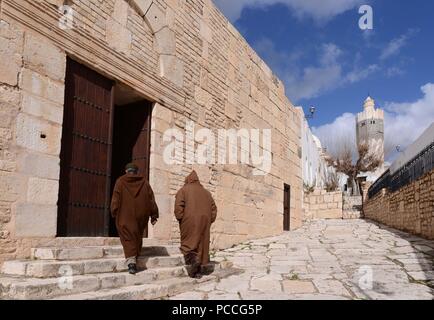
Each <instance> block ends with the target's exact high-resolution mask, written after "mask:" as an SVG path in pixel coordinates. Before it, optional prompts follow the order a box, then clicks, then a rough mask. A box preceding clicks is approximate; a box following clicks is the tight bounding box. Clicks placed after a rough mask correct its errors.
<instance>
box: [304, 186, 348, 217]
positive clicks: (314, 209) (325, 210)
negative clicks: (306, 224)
mask: <svg viewBox="0 0 434 320" xmlns="http://www.w3.org/2000/svg"><path fill="white" fill-rule="evenodd" d="M342 201H343V198H342V192H340V191H339V192H327V191H325V190H320V189H316V190H315V191H313V192H312V193H305V195H304V210H305V212H304V220H306V221H311V220H317V219H342Z"/></svg>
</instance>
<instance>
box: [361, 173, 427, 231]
mask: <svg viewBox="0 0 434 320" xmlns="http://www.w3.org/2000/svg"><path fill="white" fill-rule="evenodd" d="M364 214H365V217H366V218H368V219H372V220H374V221H377V222H380V223H383V224H385V225H388V226H390V227H392V228H396V229H399V230H403V231H406V232H410V233H413V234H416V235H419V236H422V237H424V238H428V239H434V170H432V171H431V172H429V173H427V174H425V175H424V176H422V177H421V178H420V179H418V180H416V181H415V182H413V183H411V184H409V185H407V186H405V187H403V188H401V189H399V190H397V191H395V192H389V191H387V189H383V190H382V191H381V192H379V193H378V194H376V195H375V196H374V197H372V198H370V199H368V200H367V201H366V202H365V203H364Z"/></svg>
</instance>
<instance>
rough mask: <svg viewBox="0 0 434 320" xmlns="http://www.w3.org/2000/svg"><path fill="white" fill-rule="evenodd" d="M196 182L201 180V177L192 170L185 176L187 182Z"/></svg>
mask: <svg viewBox="0 0 434 320" xmlns="http://www.w3.org/2000/svg"><path fill="white" fill-rule="evenodd" d="M195 182H200V181H199V177H198V176H197V173H196V171H194V170H193V171H192V172H191V173H190V174H189V175H188V176H187V177H186V178H185V184H188V183H195Z"/></svg>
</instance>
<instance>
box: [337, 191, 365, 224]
mask: <svg viewBox="0 0 434 320" xmlns="http://www.w3.org/2000/svg"><path fill="white" fill-rule="evenodd" d="M362 204H363V200H362V196H348V195H344V197H343V207H342V218H343V219H360V218H361V217H362Z"/></svg>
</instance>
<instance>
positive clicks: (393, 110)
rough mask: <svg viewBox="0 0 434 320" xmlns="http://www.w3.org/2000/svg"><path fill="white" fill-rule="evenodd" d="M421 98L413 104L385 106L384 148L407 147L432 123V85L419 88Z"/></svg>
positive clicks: (433, 91)
mask: <svg viewBox="0 0 434 320" xmlns="http://www.w3.org/2000/svg"><path fill="white" fill-rule="evenodd" d="M421 90H422V92H423V97H422V98H420V99H419V100H417V101H415V102H405V103H396V102H389V103H386V105H385V107H384V108H385V110H386V112H385V148H386V150H393V149H394V148H395V147H396V146H397V145H401V146H402V147H404V148H405V147H407V146H409V145H410V144H411V143H413V141H415V140H416V139H417V138H418V137H419V136H420V135H421V134H422V133H423V132H424V131H425V130H426V128H428V127H429V126H430V125H431V123H433V122H434V83H428V84H426V85H424V86H423V87H422V88H421Z"/></svg>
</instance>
